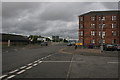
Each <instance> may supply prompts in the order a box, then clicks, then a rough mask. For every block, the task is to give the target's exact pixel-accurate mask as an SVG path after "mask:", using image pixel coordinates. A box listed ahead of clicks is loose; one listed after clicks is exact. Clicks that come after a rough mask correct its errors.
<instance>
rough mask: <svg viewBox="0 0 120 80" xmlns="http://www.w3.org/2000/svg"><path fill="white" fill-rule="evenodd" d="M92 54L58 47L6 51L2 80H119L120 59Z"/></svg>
mask: <svg viewBox="0 0 120 80" xmlns="http://www.w3.org/2000/svg"><path fill="white" fill-rule="evenodd" d="M87 51H88V52H87ZM90 51H91V52H90ZM90 51H89V50H82V49H74V47H68V46H66V45H65V44H57V45H50V46H47V47H39V48H33V49H31V48H27V49H19V50H18V51H10V52H3V55H2V58H3V68H2V73H3V75H2V76H0V78H1V79H3V80H6V79H13V80H14V79H15V80H19V79H20V80H24V79H31V80H32V79H40V80H45V79H48V80H51V79H53V80H54V79H57V80H72V79H73V80H74V79H78V80H84V79H87V80H93V79H94V80H99V79H101V80H106V79H107V80H118V77H119V75H118V63H119V62H118V57H116V56H112V57H111V56H108V55H107V56H103V55H104V54H105V53H95V52H96V51H97V50H96V51H93V52H92V50H90ZM90 53H91V54H90ZM115 53H116V52H115ZM88 54H89V55H88ZM95 54H97V55H95ZM100 54H102V55H100ZM112 54H113V53H112ZM58 78H59V79H58Z"/></svg>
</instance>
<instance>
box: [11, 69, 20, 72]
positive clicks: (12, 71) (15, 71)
mask: <svg viewBox="0 0 120 80" xmlns="http://www.w3.org/2000/svg"><path fill="white" fill-rule="evenodd" d="M17 71H18V69H16V70H14V71H11V72H9V73H15V72H17Z"/></svg>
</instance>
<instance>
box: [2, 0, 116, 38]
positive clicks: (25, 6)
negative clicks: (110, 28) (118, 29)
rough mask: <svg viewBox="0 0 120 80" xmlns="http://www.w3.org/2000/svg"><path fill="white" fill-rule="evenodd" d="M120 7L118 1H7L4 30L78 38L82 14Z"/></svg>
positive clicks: (3, 18)
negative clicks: (79, 21) (79, 18)
mask: <svg viewBox="0 0 120 80" xmlns="http://www.w3.org/2000/svg"><path fill="white" fill-rule="evenodd" d="M116 4H117V2H116V3H115V2H114V3H109V4H107V3H106V2H105V3H100V2H98V3H96V2H60V3H59V2H58V3H57V2H54V3H52V2H46V3H45V2H38V3H36V2H4V3H3V5H2V13H3V15H2V23H3V25H2V30H3V32H8V33H18V34H24V35H30V34H37V35H43V36H52V35H59V36H61V37H68V36H69V37H72V38H77V37H78V35H77V34H78V32H77V31H78V24H77V22H78V16H79V15H80V14H82V13H86V12H89V11H91V10H109V9H117V5H116ZM110 5H111V6H110Z"/></svg>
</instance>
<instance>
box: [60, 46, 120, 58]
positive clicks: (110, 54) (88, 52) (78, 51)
mask: <svg viewBox="0 0 120 80" xmlns="http://www.w3.org/2000/svg"><path fill="white" fill-rule="evenodd" d="M62 51H63V53H71V54H80V55H84V56H103V57H118V56H119V55H120V54H119V52H120V51H103V52H101V50H100V49H87V48H77V49H75V48H74V46H67V47H65V48H64V49H62Z"/></svg>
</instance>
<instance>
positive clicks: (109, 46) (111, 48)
mask: <svg viewBox="0 0 120 80" xmlns="http://www.w3.org/2000/svg"><path fill="white" fill-rule="evenodd" d="M105 50H106V51H108V50H109V51H114V50H116V48H115V45H112V44H107V45H105Z"/></svg>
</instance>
